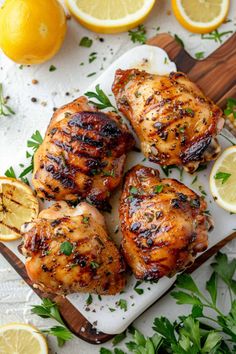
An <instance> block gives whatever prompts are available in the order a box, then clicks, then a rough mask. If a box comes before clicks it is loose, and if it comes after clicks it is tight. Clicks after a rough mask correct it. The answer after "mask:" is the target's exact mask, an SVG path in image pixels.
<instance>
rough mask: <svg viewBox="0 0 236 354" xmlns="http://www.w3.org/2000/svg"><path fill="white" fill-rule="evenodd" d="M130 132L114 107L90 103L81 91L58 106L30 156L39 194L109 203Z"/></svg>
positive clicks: (130, 143) (130, 142)
mask: <svg viewBox="0 0 236 354" xmlns="http://www.w3.org/2000/svg"><path fill="white" fill-rule="evenodd" d="M133 145H134V139H133V136H132V135H131V134H130V133H129V132H128V129H127V127H126V126H125V125H124V124H122V123H121V120H120V117H119V116H118V115H117V114H115V113H113V112H108V113H103V112H99V111H97V110H96V109H95V108H94V107H92V106H90V105H89V103H88V101H87V99H86V98H85V97H80V98H78V99H76V100H75V101H73V102H71V103H69V104H67V105H65V106H64V107H62V108H60V109H58V110H57V111H56V112H55V113H54V115H53V117H52V119H51V122H50V124H49V127H48V129H47V132H46V135H45V138H44V141H43V143H42V145H41V146H40V147H39V149H38V151H37V152H36V154H35V157H34V172H33V181H32V182H33V185H34V188H35V190H36V192H37V195H38V197H39V198H44V199H55V200H66V201H70V202H76V201H78V200H80V199H84V198H86V199H87V200H88V201H89V202H92V203H93V204H94V205H96V206H97V207H98V208H100V209H103V210H107V209H109V203H108V198H109V196H110V193H111V192H112V191H113V190H114V189H115V188H116V187H117V186H118V185H119V183H120V181H121V178H122V173H123V168H124V163H125V160H126V155H127V152H128V151H129V150H130V149H131V148H132V147H133Z"/></svg>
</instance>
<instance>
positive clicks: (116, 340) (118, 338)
mask: <svg viewBox="0 0 236 354" xmlns="http://www.w3.org/2000/svg"><path fill="white" fill-rule="evenodd" d="M125 338H126V331H124V332H122V333H120V334H117V335H116V336H115V337H114V338H113V340H112V344H113V345H114V346H115V345H117V344H119V343H120V342H122V341H123V340H124V339H125Z"/></svg>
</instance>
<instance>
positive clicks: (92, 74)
mask: <svg viewBox="0 0 236 354" xmlns="http://www.w3.org/2000/svg"><path fill="white" fill-rule="evenodd" d="M96 74H97V73H96V72H93V73H90V74H88V75H87V77H91V76H94V75H96Z"/></svg>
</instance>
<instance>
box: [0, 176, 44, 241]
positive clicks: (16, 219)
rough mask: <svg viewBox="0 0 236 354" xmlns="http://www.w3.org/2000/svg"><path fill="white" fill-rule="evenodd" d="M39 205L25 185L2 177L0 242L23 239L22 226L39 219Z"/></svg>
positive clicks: (0, 188)
mask: <svg viewBox="0 0 236 354" xmlns="http://www.w3.org/2000/svg"><path fill="white" fill-rule="evenodd" d="M38 212H39V203H38V200H37V198H36V197H35V196H34V194H33V191H32V190H31V189H30V187H28V186H27V185H26V184H25V183H23V182H21V181H18V180H17V179H14V178H8V177H0V240H1V241H14V240H17V239H18V238H20V237H21V232H20V229H21V226H22V224H24V223H25V222H30V221H32V220H33V219H34V218H36V217H37V215H38Z"/></svg>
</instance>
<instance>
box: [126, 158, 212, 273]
mask: <svg viewBox="0 0 236 354" xmlns="http://www.w3.org/2000/svg"><path fill="white" fill-rule="evenodd" d="M206 207H207V205H206V202H205V201H204V200H203V199H202V198H200V197H199V196H198V195H197V194H196V193H194V192H193V191H192V190H191V189H189V188H188V187H186V186H185V185H184V184H182V183H180V182H178V181H177V180H175V179H170V178H164V179H162V180H161V179H160V177H159V172H158V171H157V170H155V169H152V168H149V167H144V166H141V165H138V166H135V167H133V168H132V169H131V170H130V171H129V172H128V173H127V174H126V177H125V184H124V189H123V193H122V196H121V203H120V221H121V228H122V234H123V239H122V250H123V254H124V256H125V259H126V261H127V263H128V264H129V266H130V267H131V269H132V271H133V272H134V275H135V276H136V277H137V278H138V279H146V280H158V279H159V278H161V277H163V276H172V275H174V274H175V273H176V272H178V271H181V270H183V269H184V268H185V267H187V266H188V265H190V264H191V263H192V262H193V261H194V259H195V255H196V254H197V253H198V252H202V251H204V250H205V249H206V248H207V246H208V237H207V231H208V229H209V227H210V220H208V217H207V216H206V215H205V211H206Z"/></svg>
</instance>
